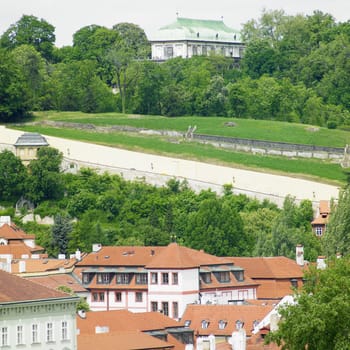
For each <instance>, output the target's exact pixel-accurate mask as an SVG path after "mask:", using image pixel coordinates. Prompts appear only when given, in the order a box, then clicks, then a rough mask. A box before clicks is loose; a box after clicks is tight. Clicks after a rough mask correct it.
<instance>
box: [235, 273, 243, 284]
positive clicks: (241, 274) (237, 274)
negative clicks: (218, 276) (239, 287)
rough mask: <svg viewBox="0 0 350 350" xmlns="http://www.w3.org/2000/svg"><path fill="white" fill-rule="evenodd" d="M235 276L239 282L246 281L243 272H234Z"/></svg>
mask: <svg viewBox="0 0 350 350" xmlns="http://www.w3.org/2000/svg"><path fill="white" fill-rule="evenodd" d="M233 274H234V275H235V278H236V280H237V281H238V282H242V281H244V273H243V271H234V272H233Z"/></svg>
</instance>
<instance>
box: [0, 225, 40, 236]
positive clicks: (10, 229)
mask: <svg viewBox="0 0 350 350" xmlns="http://www.w3.org/2000/svg"><path fill="white" fill-rule="evenodd" d="M0 238H5V239H20V240H23V239H34V238H35V235H30V234H27V233H25V232H24V231H23V230H22V229H20V228H19V227H17V226H16V225H15V224H14V223H11V225H9V224H3V225H2V226H1V227H0Z"/></svg>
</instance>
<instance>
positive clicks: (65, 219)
mask: <svg viewBox="0 0 350 350" xmlns="http://www.w3.org/2000/svg"><path fill="white" fill-rule="evenodd" d="M70 220H71V219H70V217H69V216H66V215H62V214H57V215H55V219H54V224H53V226H52V245H53V247H54V250H55V251H56V252H57V253H58V254H67V253H68V241H69V234H70V233H71V231H72V229H73V228H72V224H71V222H70Z"/></svg>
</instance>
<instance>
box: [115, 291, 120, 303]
mask: <svg viewBox="0 0 350 350" xmlns="http://www.w3.org/2000/svg"><path fill="white" fill-rule="evenodd" d="M115 301H116V302H117V303H120V302H121V301H122V293H121V292H115Z"/></svg>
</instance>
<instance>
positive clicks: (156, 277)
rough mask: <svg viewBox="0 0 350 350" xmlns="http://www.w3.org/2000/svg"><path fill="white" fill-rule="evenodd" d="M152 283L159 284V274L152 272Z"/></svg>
mask: <svg viewBox="0 0 350 350" xmlns="http://www.w3.org/2000/svg"><path fill="white" fill-rule="evenodd" d="M151 283H152V284H158V273H157V272H151Z"/></svg>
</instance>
